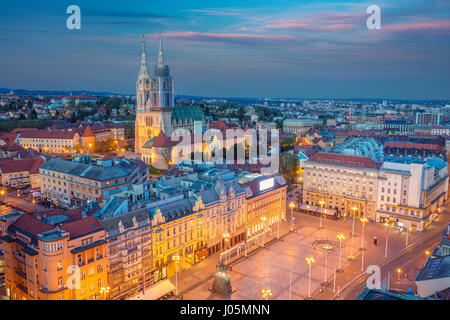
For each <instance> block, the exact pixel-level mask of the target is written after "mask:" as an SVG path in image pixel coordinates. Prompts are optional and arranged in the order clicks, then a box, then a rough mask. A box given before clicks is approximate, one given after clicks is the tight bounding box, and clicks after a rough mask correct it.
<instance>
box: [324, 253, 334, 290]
mask: <svg viewBox="0 0 450 320" xmlns="http://www.w3.org/2000/svg"><path fill="white" fill-rule="evenodd" d="M322 248H323V249H324V250H325V273H324V275H323V282H322V286H327V285H328V284H329V283H328V281H327V278H328V277H327V274H328V250H331V249H332V248H333V246H332V245H330V244H325V245H324V246H323V247H322Z"/></svg>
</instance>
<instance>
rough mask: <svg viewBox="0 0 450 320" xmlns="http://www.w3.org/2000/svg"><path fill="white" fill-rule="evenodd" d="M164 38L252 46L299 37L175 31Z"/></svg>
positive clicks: (166, 33)
mask: <svg viewBox="0 0 450 320" xmlns="http://www.w3.org/2000/svg"><path fill="white" fill-rule="evenodd" d="M163 37H164V38H172V39H178V40H193V41H202V42H222V43H224V42H225V43H239V44H251V43H254V42H276V41H287V40H295V39H298V37H295V36H293V35H288V34H249V33H212V32H206V33H202V32H193V31H175V32H165V33H163Z"/></svg>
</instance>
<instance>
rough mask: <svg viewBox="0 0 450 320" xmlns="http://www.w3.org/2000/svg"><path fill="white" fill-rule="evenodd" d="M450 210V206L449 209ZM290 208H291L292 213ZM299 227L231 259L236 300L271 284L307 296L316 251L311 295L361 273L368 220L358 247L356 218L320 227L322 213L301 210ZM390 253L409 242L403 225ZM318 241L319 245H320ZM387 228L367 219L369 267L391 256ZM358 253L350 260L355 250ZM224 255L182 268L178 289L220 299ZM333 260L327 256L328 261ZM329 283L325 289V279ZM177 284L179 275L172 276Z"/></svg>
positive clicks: (278, 291)
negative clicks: (215, 286) (218, 278)
mask: <svg viewBox="0 0 450 320" xmlns="http://www.w3.org/2000/svg"><path fill="white" fill-rule="evenodd" d="M446 211H448V210H446ZM289 215H290V212H288V215H287V216H288V218H289ZM448 216H449V215H448V214H447V213H446V214H443V215H441V216H440V217H439V218H438V220H437V221H436V222H435V223H433V224H432V225H431V226H430V227H429V228H428V230H426V231H423V232H415V233H413V234H411V235H410V236H409V240H408V242H409V244H411V243H414V242H416V241H418V240H420V238H422V237H424V236H425V235H426V234H427V233H428V232H431V231H432V230H434V229H435V228H437V226H438V225H442V224H445V223H448ZM295 217H296V224H297V225H296V226H295V228H294V230H295V231H294V232H292V233H291V232H289V222H283V223H282V224H281V227H280V234H281V235H282V237H281V238H282V241H280V240H278V239H277V238H276V227H275V228H274V231H273V233H272V238H271V237H268V240H270V239H273V240H272V241H271V243H270V244H269V245H267V246H266V248H263V247H261V246H259V247H258V249H257V250H254V251H253V252H251V253H249V254H248V255H247V256H246V257H245V256H242V257H241V258H239V259H237V260H236V259H235V261H234V262H231V266H232V271H228V273H229V275H231V284H232V287H233V290H234V291H233V294H232V295H231V299H232V300H237V299H248V300H260V299H262V296H261V290H263V289H270V290H271V291H272V293H273V295H272V297H271V299H281V300H288V299H289V298H291V299H292V300H296V299H304V298H305V297H307V296H308V282H309V266H308V264H307V262H306V257H309V256H312V257H314V259H315V262H314V263H313V264H312V269H311V295H312V296H313V297H315V298H316V299H330V298H332V296H333V295H334V291H337V290H338V289H339V288H340V287H343V286H344V285H345V284H346V283H347V282H348V281H350V280H351V279H352V278H354V277H355V276H357V275H359V274H361V267H362V261H361V260H362V259H361V258H362V251H360V250H359V248H360V247H361V240H362V239H361V236H362V223H361V222H360V221H359V220H356V221H355V236H354V238H353V247H352V237H351V230H352V220H351V219H347V221H345V222H344V221H343V220H338V221H333V220H328V219H323V228H319V225H320V224H319V222H320V218H318V217H313V216H309V215H304V214H300V213H295ZM388 232H389V233H388V237H389V239H388V256H391V255H393V254H395V253H397V252H399V251H400V250H402V249H403V248H405V247H406V234H405V233H404V232H403V233H401V232H399V230H398V229H390V230H389V231H388ZM340 233H342V234H344V236H345V240H343V241H342V253H341V254H342V255H341V266H342V267H343V269H344V271H343V272H342V273H337V274H336V283H335V284H334V270H335V268H337V266H338V264H339V240H338V239H337V237H336V236H337V234H340ZM374 236H377V238H378V245H377V246H375V245H374V244H373V237H374ZM327 239H328V241H329V242H330V244H331V246H332V248H331V249H330V250H328V251H327V252H328V254H327V255H326V254H325V250H324V249H323V248H322V245H321V243H320V242H321V241H322V242H324V240H327ZM315 244H316V245H315ZM385 244H386V231H385V228H384V227H383V226H382V225H380V224H378V223H375V222H369V223H367V224H366V227H365V231H364V248H366V250H365V251H364V270H365V269H366V268H367V266H368V265H370V264H377V263H380V262H382V261H383V260H384V259H385V258H384V255H385V248H386V247H385ZM351 253H353V255H354V256H355V257H356V260H355V261H352V262H349V261H348V260H347V257H348V256H350V254H351ZM218 260H219V256H218V255H214V256H210V257H208V258H207V259H206V260H204V261H202V262H200V263H198V264H197V265H195V266H193V267H192V268H191V269H188V270H183V271H182V272H179V273H178V290H179V293H180V294H182V295H183V299H187V300H212V299H213V300H215V299H223V297H220V296H217V295H215V294H213V293H212V292H211V291H210V290H209V288H210V287H211V286H212V283H213V279H212V275H213V273H214V272H215V270H216V263H217V262H218ZM326 260H327V261H326ZM325 269H326V270H327V271H326V273H327V274H326V280H327V282H328V283H329V284H328V286H327V287H325V288H324V290H323V292H322V293H321V292H320V289H321V283H323V282H324V280H325ZM171 281H172V282H173V283H174V284H175V279H174V278H171Z"/></svg>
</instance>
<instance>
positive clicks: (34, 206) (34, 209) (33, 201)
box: [31, 199, 36, 212]
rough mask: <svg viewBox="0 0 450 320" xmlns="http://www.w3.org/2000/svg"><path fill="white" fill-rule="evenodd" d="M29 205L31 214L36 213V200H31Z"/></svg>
mask: <svg viewBox="0 0 450 320" xmlns="http://www.w3.org/2000/svg"><path fill="white" fill-rule="evenodd" d="M31 203H32V204H33V212H36V200H35V199H33V200H31Z"/></svg>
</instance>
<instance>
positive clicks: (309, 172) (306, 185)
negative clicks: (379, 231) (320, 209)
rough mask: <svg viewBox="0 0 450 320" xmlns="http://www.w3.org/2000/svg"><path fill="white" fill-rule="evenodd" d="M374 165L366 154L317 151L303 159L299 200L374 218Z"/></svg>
mask: <svg viewBox="0 0 450 320" xmlns="http://www.w3.org/2000/svg"><path fill="white" fill-rule="evenodd" d="M378 166H379V164H377V163H376V162H375V161H373V160H372V159H371V158H370V157H366V156H352V155H345V154H337V153H325V152H320V153H316V154H315V155H313V156H312V157H311V158H309V159H308V161H305V162H304V170H305V171H304V180H303V201H304V203H305V204H311V205H315V206H319V201H321V200H323V201H325V205H324V207H325V208H332V209H336V210H338V211H339V212H340V214H346V215H347V216H349V215H350V214H353V210H352V209H351V208H352V207H355V206H356V207H357V208H358V210H357V211H355V214H356V215H357V216H365V217H368V218H370V219H372V220H375V218H376V201H377V196H376V194H377V190H378V187H377V183H378Z"/></svg>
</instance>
